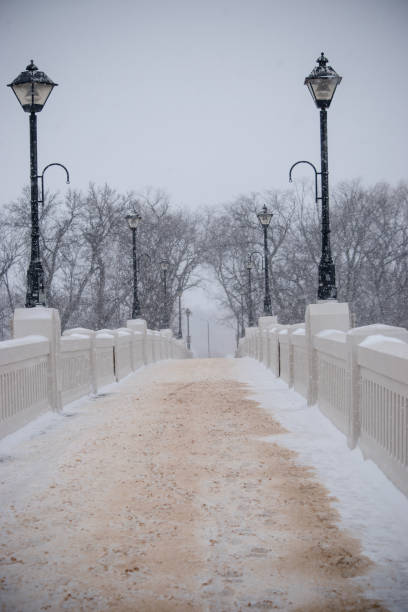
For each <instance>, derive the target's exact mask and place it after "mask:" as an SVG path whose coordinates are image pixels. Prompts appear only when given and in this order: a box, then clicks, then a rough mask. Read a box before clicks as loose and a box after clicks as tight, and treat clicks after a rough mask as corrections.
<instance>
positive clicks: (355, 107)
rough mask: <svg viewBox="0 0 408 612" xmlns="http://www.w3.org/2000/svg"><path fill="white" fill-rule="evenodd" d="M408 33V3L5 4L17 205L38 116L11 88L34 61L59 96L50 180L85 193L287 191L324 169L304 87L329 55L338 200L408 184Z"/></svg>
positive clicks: (220, 198)
mask: <svg viewBox="0 0 408 612" xmlns="http://www.w3.org/2000/svg"><path fill="white" fill-rule="evenodd" d="M407 17H408V2H407V1H406V0H381V1H379V0H339V1H335V0H325V1H320V0H309V1H307V2H306V1H303V0H292V1H291V2H282V1H281V0H279V1H276V0H70V2H66V1H62V0H36V1H35V2H33V1H32V0H30V2H26V1H25V0H1V3H0V27H1V32H0V45H1V65H0V71H1V81H2V82H3V86H2V87H0V108H1V124H2V129H1V139H0V143H1V146H0V164H1V170H2V177H3V180H2V188H3V189H2V201H3V203H4V202H7V201H9V200H11V199H13V198H16V197H17V196H18V195H19V194H20V192H21V189H22V187H23V185H24V184H25V183H27V182H28V173H29V157H28V142H29V141H28V115H27V114H25V113H24V112H23V110H22V109H21V107H20V106H19V104H18V102H17V100H16V98H15V97H14V95H13V93H12V92H11V90H10V89H9V88H7V87H6V86H5V85H6V84H7V83H9V82H11V81H12V80H13V79H14V78H15V77H16V76H17V75H18V74H19V73H20V72H21V71H22V70H24V69H25V67H26V65H27V64H28V62H29V60H30V59H31V58H33V59H34V61H35V63H36V64H37V66H38V68H39V69H40V70H44V71H45V72H46V73H47V74H48V75H49V76H50V77H51V78H52V79H53V80H54V81H56V82H57V83H59V87H57V88H56V89H55V90H54V91H53V93H52V94H51V96H50V98H49V100H48V102H47V104H46V106H45V108H44V110H43V111H42V112H41V113H40V114H39V115H38V147H39V168H40V169H41V168H43V167H44V166H45V165H46V164H48V163H50V162H61V163H64V164H66V165H67V166H68V168H69V170H70V173H71V177H72V186H73V187H76V188H80V189H86V187H87V185H88V183H89V181H93V182H95V183H97V184H101V183H104V182H105V181H106V182H107V183H108V184H110V185H111V186H112V187H114V188H116V189H117V190H119V191H128V190H132V189H134V190H141V189H143V188H144V187H146V186H153V187H160V188H163V189H164V190H166V191H168V193H169V194H170V196H171V198H172V201H173V202H175V203H180V204H182V205H188V206H192V207H199V206H201V205H203V204H216V203H219V202H225V201H229V200H231V199H233V198H234V197H236V196H237V195H239V194H242V193H248V192H250V191H258V190H263V189H269V188H278V189H286V188H287V187H288V181H287V175H288V169H289V167H290V165H291V164H292V163H293V162H295V161H297V160H298V159H308V160H310V161H313V162H316V163H319V118H318V110H317V109H316V108H315V106H314V104H313V102H312V99H311V97H310V94H309V92H308V91H307V88H306V87H305V86H304V84H303V81H304V78H305V76H306V75H308V74H309V72H310V71H311V70H312V68H313V67H314V66H315V60H316V58H317V57H318V55H319V54H320V52H321V51H324V52H325V53H326V55H327V57H328V58H329V60H330V64H331V65H332V66H333V68H334V69H335V70H336V71H337V72H338V73H339V74H340V75H341V76H342V77H343V81H342V83H341V84H340V86H339V87H338V89H337V92H336V95H335V98H334V101H333V103H332V106H331V108H330V109H329V164H330V177H331V185H333V184H335V183H336V182H338V181H340V180H343V179H351V178H354V177H361V178H362V179H363V181H364V182H365V183H366V184H372V183H375V182H377V181H381V180H385V181H389V182H391V183H393V184H395V183H397V182H398V181H399V180H401V179H407V159H408V127H407V125H408V123H407V120H406V114H407V101H408V95H407V94H408V85H407V83H408V78H407V76H406V61H407V59H408V53H407V51H408V36H407V30H408V19H407ZM47 174H48V176H47V185H48V187H50V188H54V189H60V190H61V192H62V193H63V192H64V189H65V184H64V180H63V176H62V173H61V174H60V171H59V170H58V169H52V170H51V171H50V172H49V173H47ZM307 175H308V170H307V168H305V169H304V170H301V169H299V170H298V171H297V174H296V176H297V177H299V178H300V177H302V176H307Z"/></svg>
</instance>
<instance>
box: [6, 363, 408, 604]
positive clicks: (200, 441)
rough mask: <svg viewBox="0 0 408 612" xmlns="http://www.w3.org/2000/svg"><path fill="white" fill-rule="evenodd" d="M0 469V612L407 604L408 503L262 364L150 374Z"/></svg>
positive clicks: (23, 448)
mask: <svg viewBox="0 0 408 612" xmlns="http://www.w3.org/2000/svg"><path fill="white" fill-rule="evenodd" d="M0 459H1V462H0V474H1V478H0V483H1V487H0V495H1V499H2V518H1V534H2V537H1V542H0V543H1V549H0V563H1V573H0V601H1V603H2V607H1V609H2V610H5V611H14V610H22V611H24V612H26V611H34V610H35V611H37V610H62V609H71V610H92V611H95V610H115V611H122V610H123V611H132V612H134V611H135V610H141V611H146V610H150V611H154V612H156V611H161V610H166V611H167V610H177V611H179V610H217V611H219V610H243V609H247V608H253V609H281V610H310V611H312V610H313V611H314V612H315V611H317V610H344V609H347V610H372V609H391V610H405V609H408V545H407V539H406V534H407V533H408V500H407V499H406V498H405V497H404V496H403V495H402V493H400V492H399V491H398V490H397V489H396V488H395V487H394V486H393V485H392V484H391V483H390V482H389V481H388V480H387V479H386V477H385V476H384V475H383V474H382V472H380V470H379V469H378V468H377V467H376V466H375V465H374V464H373V463H371V462H364V461H363V459H362V457H361V453H360V451H359V450H355V451H353V452H350V451H349V450H348V448H347V445H346V440H345V438H344V436H343V435H342V434H341V433H339V432H338V431H337V430H336V429H335V428H334V427H333V426H332V425H331V423H330V422H329V421H328V420H326V419H325V417H324V416H322V415H321V414H320V413H319V412H318V411H317V409H316V408H310V407H307V406H306V402H305V400H304V399H303V398H302V397H301V396H299V395H298V394H296V393H294V392H293V391H289V390H288V389H287V387H286V385H285V384H284V383H283V382H282V381H280V380H277V379H275V378H274V377H273V375H272V374H271V372H270V371H268V370H266V369H265V368H264V367H263V366H262V365H259V364H258V363H256V362H254V361H253V360H251V359H241V360H233V359H213V360H188V361H185V360H183V361H166V362H161V363H158V364H155V365H151V366H148V367H145V368H143V369H141V370H139V371H137V372H136V373H135V374H132V375H130V376H129V377H127V378H126V379H125V380H124V381H122V382H121V383H120V384H119V385H112V386H111V387H110V388H108V389H107V392H106V394H105V395H101V396H98V397H97V398H94V399H85V400H81V401H78V402H76V403H74V404H70V405H68V406H67V407H66V408H65V411H64V413H63V414H61V415H59V414H55V413H52V414H51V413H49V414H47V415H45V416H43V417H40V419H38V420H37V421H35V422H33V423H31V424H30V425H28V426H27V427H26V428H25V429H23V430H20V431H19V432H17V433H15V434H13V435H12V436H10V437H8V438H5V439H4V440H2V441H0ZM335 498H336V499H335ZM375 600H377V601H379V602H380V603H379V604H375V603H374V601H375ZM376 606H377V607H376ZM381 606H383V608H382V607H381Z"/></svg>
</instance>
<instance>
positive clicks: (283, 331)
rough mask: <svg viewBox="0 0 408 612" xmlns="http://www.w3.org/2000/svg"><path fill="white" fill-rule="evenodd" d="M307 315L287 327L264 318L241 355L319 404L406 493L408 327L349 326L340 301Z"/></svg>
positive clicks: (314, 306)
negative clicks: (353, 327)
mask: <svg viewBox="0 0 408 612" xmlns="http://www.w3.org/2000/svg"><path fill="white" fill-rule="evenodd" d="M305 318H306V321H305V323H304V324H303V323H302V324H298V325H286V326H284V325H277V324H276V318H275V317H269V318H266V317H262V319H260V325H259V327H251V328H247V329H246V334H245V337H244V338H242V339H241V340H240V343H239V347H238V352H237V355H238V356H239V357H244V356H249V357H253V358H255V359H258V360H259V361H261V362H263V363H264V364H265V365H266V366H267V367H268V368H270V369H271V370H272V372H273V373H274V374H275V376H280V377H281V378H282V380H284V381H285V383H286V384H287V385H288V386H289V387H292V388H294V390H295V391H297V392H298V393H299V394H301V395H303V397H305V399H307V401H308V404H315V403H316V404H317V405H318V407H319V409H320V410H321V411H322V412H323V413H324V414H325V415H326V416H327V417H328V418H329V419H330V420H331V421H332V423H333V424H334V425H335V426H336V427H337V428H338V429H339V430H340V431H342V432H343V433H344V434H345V435H346V436H347V441H348V444H349V446H350V448H354V447H355V446H356V445H359V447H360V448H361V450H362V451H363V453H364V456H365V457H367V458H370V459H372V460H373V461H375V462H376V463H377V465H378V466H379V467H380V468H381V469H382V470H383V471H384V473H385V474H387V476H388V477H389V478H390V479H391V480H392V481H393V482H394V483H395V484H396V485H397V486H398V487H399V488H400V489H401V490H402V491H403V492H404V493H405V494H407V495H408V331H407V330H406V329H404V328H400V327H392V326H389V325H379V324H378V325H368V326H365V327H360V328H355V329H350V323H349V321H350V317H349V311H348V306H347V304H338V303H337V302H332V303H330V302H326V303H319V304H312V305H310V306H308V308H307V310H306V317H305ZM266 319H269V322H268V321H267V320H266ZM276 345H278V350H277V349H276ZM274 356H275V359H276V356H277V358H278V360H279V363H278V365H276V363H275V362H274Z"/></svg>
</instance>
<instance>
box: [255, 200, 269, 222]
mask: <svg viewBox="0 0 408 612" xmlns="http://www.w3.org/2000/svg"><path fill="white" fill-rule="evenodd" d="M256 216H257V217H258V219H259V223H260V224H261V225H262V226H263V227H268V226H269V224H270V222H271V219H272V217H273V214H272V213H271V212H269V210H268V209H267V208H266V204H264V205H263V207H262V209H261V210H260V211H259V212H257V213H256Z"/></svg>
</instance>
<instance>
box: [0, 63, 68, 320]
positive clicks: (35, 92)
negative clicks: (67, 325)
mask: <svg viewBox="0 0 408 612" xmlns="http://www.w3.org/2000/svg"><path fill="white" fill-rule="evenodd" d="M56 85H57V83H54V82H53V81H52V80H51V79H50V78H49V77H48V76H47V75H46V74H45V73H44V72H41V71H40V70H38V68H37V66H35V65H34V62H33V61H32V60H31V63H30V64H29V65H28V66H27V68H26V70H25V71H24V72H22V73H21V74H19V76H18V77H17V78H16V79H14V81H13V82H12V83H10V84H9V85H8V87H11V88H12V90H13V91H14V93H15V95H16V97H17V100H18V101H19V102H20V104H21V106H22V107H23V110H24V111H25V112H26V113H30V182H31V258H30V265H29V268H28V271H27V295H26V308H32V307H34V306H38V305H42V306H45V293H44V271H43V267H42V263H41V256H40V231H39V223H38V179H39V178H42V177H43V175H41V176H38V167H37V115H36V113H39V112H41V111H42V109H43V108H44V105H45V103H46V101H47V100H48V97H49V95H50V93H51V91H52V90H53V88H54V87H56ZM55 165H61V164H55ZM47 167H48V166H47ZM63 167H64V168H65V166H63ZM65 170H66V168H65ZM43 174H44V173H43ZM42 180H43V179H42ZM42 199H43V200H44V194H42Z"/></svg>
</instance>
